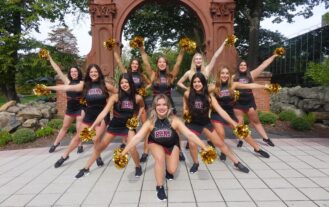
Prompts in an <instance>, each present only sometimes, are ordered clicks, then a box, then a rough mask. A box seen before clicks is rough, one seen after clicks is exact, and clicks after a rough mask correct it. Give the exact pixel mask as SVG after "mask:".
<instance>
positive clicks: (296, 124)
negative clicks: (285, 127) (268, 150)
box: [290, 116, 311, 131]
mask: <svg viewBox="0 0 329 207" xmlns="http://www.w3.org/2000/svg"><path fill="white" fill-rule="evenodd" d="M290 125H291V127H292V128H294V129H296V130H300V131H305V130H309V129H310V128H311V124H310V122H309V121H308V120H307V119H306V117H305V116H304V117H297V118H296V119H293V120H292V121H291V122H290Z"/></svg>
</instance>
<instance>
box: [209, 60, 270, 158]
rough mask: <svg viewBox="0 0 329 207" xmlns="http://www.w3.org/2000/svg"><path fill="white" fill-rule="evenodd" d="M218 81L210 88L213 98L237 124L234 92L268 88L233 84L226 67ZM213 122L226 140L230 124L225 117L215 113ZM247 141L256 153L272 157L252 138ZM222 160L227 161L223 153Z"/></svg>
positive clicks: (251, 84)
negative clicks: (226, 129)
mask: <svg viewBox="0 0 329 207" xmlns="http://www.w3.org/2000/svg"><path fill="white" fill-rule="evenodd" d="M216 80H217V81H216V84H215V85H212V86H210V90H211V91H213V98H215V99H216V100H217V102H218V103H219V105H220V106H221V107H222V108H223V109H224V110H225V111H226V113H227V114H228V115H229V116H230V117H231V118H232V119H233V120H234V121H236V122H238V119H237V118H236V116H235V114H234V111H233V105H234V90H235V89H237V88H239V89H251V88H265V87H266V86H264V85H259V84H255V83H250V84H242V83H238V82H232V78H231V74H230V71H229V69H228V67H226V66H223V67H221V69H220V70H219V71H218V73H217V78H216ZM211 121H212V123H213V125H214V127H215V130H216V131H217V133H218V134H219V137H220V138H221V139H224V137H225V131H224V126H225V125H229V124H230V123H228V122H227V121H226V120H225V118H224V117H222V116H221V115H220V114H218V113H216V112H214V111H213V112H212V113H211ZM240 123H241V122H240ZM245 140H246V142H247V143H248V144H250V145H251V146H252V147H253V148H254V151H255V152H256V153H258V154H260V155H262V156H263V157H265V158H269V157H270V155H269V154H268V153H267V152H265V151H263V150H262V149H260V147H259V145H258V144H257V143H256V142H255V140H254V139H253V138H252V137H251V136H248V137H246V138H245ZM220 159H221V160H226V155H225V154H224V153H221V155H220Z"/></svg>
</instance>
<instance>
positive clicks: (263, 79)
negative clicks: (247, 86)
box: [253, 71, 272, 111]
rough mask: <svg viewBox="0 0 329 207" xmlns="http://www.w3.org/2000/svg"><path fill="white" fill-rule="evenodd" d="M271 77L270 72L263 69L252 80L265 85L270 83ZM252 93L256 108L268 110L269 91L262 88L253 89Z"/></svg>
mask: <svg viewBox="0 0 329 207" xmlns="http://www.w3.org/2000/svg"><path fill="white" fill-rule="evenodd" d="M271 77H272V73H271V72H268V71H264V72H262V73H261V74H260V75H259V76H258V78H256V80H254V81H255V83H258V84H261V85H265V84H269V83H271ZM253 93H254V96H255V101H256V106H257V110H259V111H270V93H269V92H267V91H265V90H264V89H253Z"/></svg>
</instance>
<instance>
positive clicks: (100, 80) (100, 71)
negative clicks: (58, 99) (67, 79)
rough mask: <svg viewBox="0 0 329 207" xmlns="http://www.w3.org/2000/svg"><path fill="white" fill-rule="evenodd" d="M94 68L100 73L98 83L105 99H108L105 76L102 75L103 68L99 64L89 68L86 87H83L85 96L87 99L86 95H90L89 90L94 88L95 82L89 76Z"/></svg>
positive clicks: (91, 65)
mask: <svg viewBox="0 0 329 207" xmlns="http://www.w3.org/2000/svg"><path fill="white" fill-rule="evenodd" d="M92 68H95V69H96V70H97V72H98V80H97V82H98V83H99V85H100V88H101V90H102V92H103V94H104V95H105V97H106V98H108V97H109V93H108V91H107V88H106V86H105V80H104V75H103V73H102V70H101V68H100V67H99V66H98V65H97V64H90V65H88V67H87V71H86V76H85V80H84V82H85V83H84V87H83V96H84V97H86V95H87V93H88V90H89V89H90V88H91V87H92V83H93V81H92V80H91V78H90V76H89V73H90V70H91V69H92Z"/></svg>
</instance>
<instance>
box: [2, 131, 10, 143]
mask: <svg viewBox="0 0 329 207" xmlns="http://www.w3.org/2000/svg"><path fill="white" fill-rule="evenodd" d="M11 140H12V137H11V134H10V133H9V132H7V131H0V146H5V145H6V144H7V143H8V142H10V141H11Z"/></svg>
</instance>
